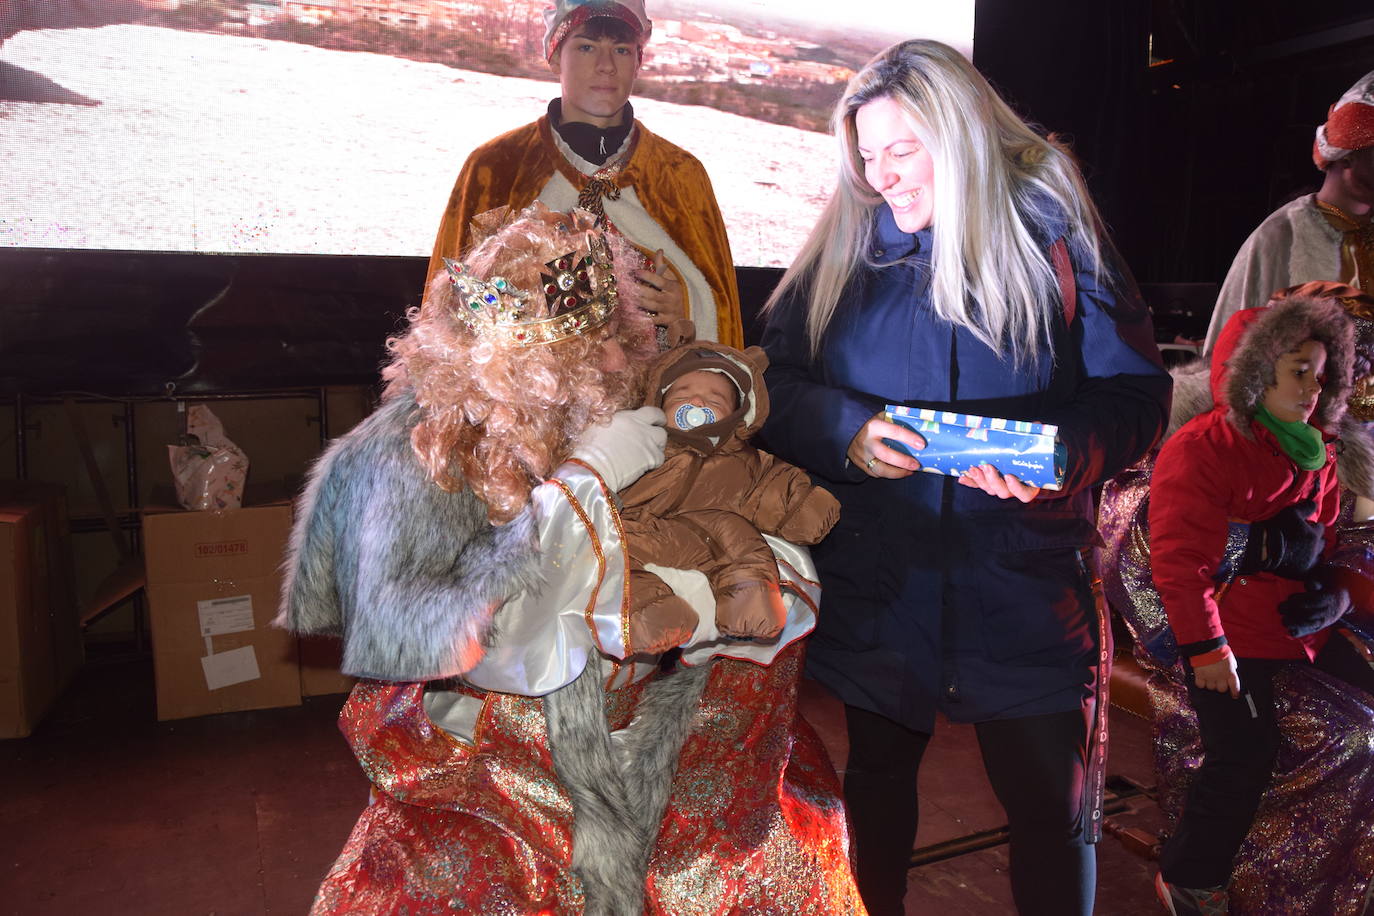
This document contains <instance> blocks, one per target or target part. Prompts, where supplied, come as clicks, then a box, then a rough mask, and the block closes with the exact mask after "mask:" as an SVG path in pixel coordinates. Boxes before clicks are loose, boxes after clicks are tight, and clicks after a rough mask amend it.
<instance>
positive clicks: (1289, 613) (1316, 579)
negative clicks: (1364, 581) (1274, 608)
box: [1279, 566, 1350, 638]
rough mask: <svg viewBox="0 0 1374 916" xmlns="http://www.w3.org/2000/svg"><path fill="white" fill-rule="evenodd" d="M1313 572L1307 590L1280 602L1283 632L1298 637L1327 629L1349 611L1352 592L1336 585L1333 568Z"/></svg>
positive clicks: (1325, 567) (1324, 567) (1323, 568)
mask: <svg viewBox="0 0 1374 916" xmlns="http://www.w3.org/2000/svg"><path fill="white" fill-rule="evenodd" d="M1314 572H1315V573H1316V574H1315V575H1313V576H1312V577H1311V578H1310V579H1308V580H1307V588H1306V590H1305V591H1301V592H1297V593H1295V594H1292V595H1289V596H1288V597H1287V598H1285V599H1283V600H1282V601H1280V602H1279V617H1281V618H1283V626H1284V629H1286V630H1288V635H1290V636H1293V637H1295V638H1296V637H1299V636H1311V635H1312V634H1313V633H1316V632H1317V631H1318V630H1324V629H1326V628H1327V627H1329V626H1331V624H1333V623H1335V622H1336V621H1337V620H1340V619H1341V618H1342V617H1344V616H1345V614H1346V612H1347V611H1349V610H1350V592H1349V591H1347V590H1346V588H1345V586H1343V585H1340V584H1338V583H1337V582H1336V577H1335V575H1334V571H1333V570H1332V569H1331V567H1329V566H1323V567H1320V568H1318V569H1317V570H1314Z"/></svg>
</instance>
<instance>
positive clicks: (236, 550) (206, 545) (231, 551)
mask: <svg viewBox="0 0 1374 916" xmlns="http://www.w3.org/2000/svg"><path fill="white" fill-rule="evenodd" d="M194 550H195V554H196V559H198V560H205V559H212V558H213V559H219V558H220V557H234V556H242V555H243V554H246V553H247V552H248V542H247V541H246V540H244V539H242V538H240V539H238V540H235V541H209V542H203V543H198V544H196V545H195V546H194Z"/></svg>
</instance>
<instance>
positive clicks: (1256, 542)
mask: <svg viewBox="0 0 1374 916" xmlns="http://www.w3.org/2000/svg"><path fill="white" fill-rule="evenodd" d="M1316 511H1317V504H1316V503H1315V502H1313V501H1312V500H1310V499H1304V500H1303V501H1302V502H1300V503H1297V504H1296V505H1292V506H1288V507H1286V508H1284V509H1280V510H1279V512H1278V513H1277V514H1276V515H1274V516H1273V517H1272V518H1267V519H1265V520H1264V521H1262V522H1251V523H1250V540H1249V541H1248V542H1247V543H1246V545H1245V555H1244V556H1243V557H1242V558H1241V561H1240V568H1239V569H1238V570H1236V572H1237V573H1238V574H1239V575H1245V574H1247V573H1257V572H1268V573H1273V574H1274V575H1276V576H1283V577H1284V578H1285V579H1305V578H1307V576H1308V574H1309V573H1311V572H1312V567H1314V566H1315V565H1316V563H1317V560H1318V558H1319V557H1320V556H1321V552H1322V550H1323V549H1324V548H1325V547H1326V541H1325V540H1324V538H1323V535H1324V534H1325V533H1326V526H1325V525H1323V524H1321V523H1320V522H1309V521H1308V520H1307V517H1308V516H1310V515H1311V514H1312V513H1313V512H1316Z"/></svg>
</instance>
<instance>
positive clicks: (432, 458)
mask: <svg viewBox="0 0 1374 916" xmlns="http://www.w3.org/2000/svg"><path fill="white" fill-rule="evenodd" d="M540 212H541V211H540V210H539V209H538V208H536V209H535V210H534V211H533V214H531V213H529V212H527V213H526V214H525V215H524V217H523V218H522V219H521V220H517V221H516V222H515V223H513V224H511V225H508V226H506V227H505V228H502V229H500V230H499V232H498V234H497V235H496V236H495V237H494V238H492V239H489V240H487V242H486V243H483V244H481V245H479V246H478V247H477V249H476V253H475V255H474V256H473V258H472V259H470V262H469V263H467V264H456V263H450V264H449V265H447V266H446V270H445V273H444V274H443V275H441V276H440V277H439V278H437V279H436V280H435V282H434V283H433V284H432V285H431V287H430V290H429V294H428V295H427V297H426V301H425V303H424V305H423V306H422V307H421V308H420V309H419V310H418V311H417V312H416V313H415V314H413V315H412V316H411V328H410V330H409V331H408V333H407V334H406V335H404V336H403V337H402V338H400V339H399V340H397V341H393V343H392V347H393V350H394V352H395V353H396V360H395V361H394V362H393V363H392V365H391V366H390V367H389V368H388V376H389V379H390V384H389V387H388V389H387V394H386V397H385V401H384V404H383V406H382V407H381V408H380V409H379V410H378V411H377V412H376V413H375V414H373V415H372V416H371V417H370V418H368V419H367V420H365V421H364V422H363V423H362V424H360V425H359V426H358V427H357V428H355V429H354V430H353V431H351V432H350V433H348V434H347V435H346V436H344V437H343V438H341V439H339V440H337V441H335V442H334V443H333V444H332V445H331V446H330V447H329V449H328V450H327V451H326V452H325V454H324V455H323V456H322V457H321V459H320V460H319V462H318V463H317V465H316V466H315V468H314V469H313V471H312V474H311V479H310V482H309V485H308V489H307V492H306V494H305V497H304V500H303V504H302V505H301V507H300V509H301V511H300V513H299V516H298V519H299V520H298V523H297V527H296V529H295V532H294V535H293V541H292V554H291V557H290V560H289V562H288V568H287V574H288V576H287V582H286V584H285V592H284V600H283V610H282V615H281V619H280V622H281V623H282V624H283V625H286V626H289V627H290V628H292V629H294V630H296V631H298V632H304V633H336V634H340V635H341V636H342V638H343V643H344V661H343V670H344V671H345V672H346V673H350V674H355V675H358V676H360V677H361V678H363V680H361V681H360V682H359V684H358V686H357V687H356V688H355V689H354V691H353V693H352V694H351V696H350V697H349V699H348V702H347V704H346V706H345V707H344V710H343V713H342V715H341V717H340V726H341V728H342V730H343V732H344V734H345V736H346V737H347V739H348V741H349V743H350V744H351V745H352V747H353V749H354V751H355V753H356V755H357V758H358V761H359V763H360V764H361V765H362V767H363V769H364V771H365V772H366V773H367V775H368V778H369V779H370V780H371V782H372V785H373V796H374V801H373V803H372V804H371V805H369V806H368V807H367V808H366V810H365V811H364V812H363V813H362V816H361V817H360V818H359V820H358V823H357V825H356V826H355V828H354V830H353V833H352V835H351V836H350V837H349V839H348V842H347V845H346V846H345V848H344V850H343V853H342V854H341V855H340V857H339V859H338V860H337V861H336V863H335V864H334V866H333V867H332V868H331V869H330V872H329V874H328V875H327V876H326V878H325V880H324V883H323V885H322V886H321V888H320V892H319V895H318V897H317V899H316V901H315V906H314V910H313V912H314V913H316V914H325V913H339V914H343V913H349V914H359V913H395V912H406V913H409V914H427V913H453V912H467V913H481V914H484V916H500V914H533V913H558V914H580V913H587V914H616V916H621V914H637V913H650V914H665V916H667V914H672V916H688V914H724V913H733V912H778V913H789V914H842V913H861V912H862V906H861V904H860V903H859V898H858V895H857V892H856V891H855V889H854V886H853V882H852V878H851V877H850V871H849V846H848V836H847V829H846V824H845V819H844V812H843V808H842V805H841V802H840V796H839V785H838V782H837V780H836V777H835V774H834V772H833V770H832V768H831V766H830V763H829V761H828V759H827V758H826V756H825V753H824V750H823V748H822V747H821V744H820V742H819V740H818V739H817V737H816V736H815V734H814V733H813V732H812V731H811V729H810V728H809V726H807V724H806V723H805V722H804V721H803V720H802V719H801V718H800V717H799V716H798V714H797V708H796V702H797V685H798V681H799V677H800V669H801V660H802V658H801V656H802V647H801V645H800V643H799V640H800V639H801V637H803V636H804V635H806V634H807V633H808V632H810V630H811V629H812V627H813V626H814V621H815V616H814V608H815V604H816V599H817V586H816V584H815V573H814V570H813V567H812V566H811V564H810V558H809V556H808V555H807V553H806V551H805V550H804V549H801V548H796V547H793V546H792V545H789V544H787V543H786V542H782V541H776V540H775V541H772V542H771V543H773V545H774V547H775V550H776V552H777V554H778V558H779V569H780V571H781V578H782V580H783V581H782V587H783V590H784V595H785V598H786V604H787V614H788V617H787V623H786V625H785V627H784V629H783V633H782V635H781V636H780V638H779V639H778V640H776V641H774V642H772V643H767V644H759V643H747V644H745V643H731V642H729V641H728V640H725V639H723V638H721V637H720V636H719V634H717V633H716V632H715V631H714V629H713V626H714V625H713V623H712V621H713V618H714V615H713V613H712V610H713V608H711V607H709V606H707V605H701V606H699V607H698V610H699V612H700V613H699V617H700V619H701V620H702V621H703V623H701V624H700V625H699V626H698V629H697V631H696V632H695V633H693V634H692V635H691V636H690V637H689V638H688V639H687V641H686V645H685V648H684V651H683V654H682V663H681V664H679V665H678V666H677V667H676V669H675V670H672V671H671V672H670V673H665V672H664V671H663V670H662V668H661V666H660V664H659V658H658V656H657V655H656V654H655V653H654V652H653V651H651V650H652V649H653V648H658V647H656V646H655V647H641V646H636V645H632V644H631V643H632V640H631V635H630V634H631V632H632V627H631V620H630V614H631V608H630V602H629V593H628V585H627V582H628V578H627V556H626V555H627V549H626V544H625V541H624V535H623V529H622V528H621V525H620V522H619V518H618V514H617V509H616V505H615V502H614V500H613V498H612V489H613V488H618V487H621V486H624V485H626V484H628V483H629V482H630V480H633V479H634V477H637V476H638V474H639V473H641V472H642V471H643V470H645V469H646V468H647V467H652V466H653V465H654V464H655V463H656V462H657V461H661V460H662V442H663V439H662V431H661V430H657V433H658V435H659V438H658V439H657V440H652V437H651V436H650V437H648V439H647V440H646V433H645V429H646V428H648V427H647V424H645V423H644V418H643V416H642V413H643V411H642V410H641V411H627V410H623V409H621V410H620V411H619V412H617V413H613V414H612V415H611V417H610V425H609V426H602V425H599V421H604V420H605V419H606V416H605V415H606V414H607V413H610V412H611V411H612V410H614V409H617V408H625V407H629V406H631V405H633V404H635V403H638V398H639V397H640V392H639V391H638V385H637V384H636V383H638V382H639V381H640V380H641V376H642V368H636V367H637V366H639V367H642V366H643V365H645V364H646V362H647V359H646V354H647V353H648V352H649V351H651V350H652V336H651V332H650V329H649V326H648V322H647V319H644V318H643V317H642V316H641V317H638V318H636V316H635V314H634V307H633V302H632V301H631V300H632V298H633V286H634V285H633V283H631V282H628V281H627V280H625V277H627V276H629V273H628V267H629V266H630V262H632V260H633V258H634V252H633V250H632V249H630V248H629V247H628V246H623V245H619V243H618V241H617V240H616V239H615V238H614V237H613V236H609V238H610V244H609V245H608V244H606V243H604V242H600V241H599V240H600V239H602V238H603V236H602V234H601V233H600V232H597V231H592V230H589V229H588V228H587V227H589V226H590V224H591V219H592V218H591V216H590V214H575V215H574V216H573V217H572V219H571V221H572V222H574V224H575V226H574V228H572V229H570V228H569V227H568V226H567V224H566V223H567V221H568V218H567V217H561V216H558V215H553V214H548V213H544V214H543V215H542V216H541V215H540ZM554 223H557V224H558V226H557V229H556V231H553V230H550V229H549V225H551V224H554ZM532 224H533V228H531V225H532ZM550 235H552V236H553V238H552V241H550V240H549V238H548V237H549V236H550ZM598 246H600V247H598ZM517 249H519V250H520V251H523V252H526V254H520V253H519V252H517ZM530 252H533V253H530ZM565 252H566V254H565ZM612 252H613V255H612ZM551 255H552V257H551V259H549V258H550V256H551ZM612 256H613V257H614V260H615V265H614V268H613V269H612V268H611V266H610V259H611V257H612ZM521 257H523V258H524V259H525V260H527V261H528V260H529V259H530V258H531V257H534V258H535V259H536V260H538V261H539V262H540V263H543V262H545V260H546V259H548V263H547V268H546V269H547V272H546V273H545V274H544V278H543V279H544V281H546V282H545V283H543V284H541V286H543V290H542V292H543V293H545V294H548V296H549V304H548V310H547V314H544V313H543V312H541V311H540V307H539V306H538V304H537V303H538V300H539V299H541V298H543V296H542V295H541V294H540V291H536V292H534V293H530V292H526V290H528V289H530V287H531V286H533V285H534V284H533V283H531V282H530V281H529V280H525V281H524V282H523V283H522V281H521V280H519V279H517V278H516V274H515V273H513V272H512V266H511V264H509V263H507V262H508V261H510V260H518V259H520V258H521ZM473 265H477V266H475V267H474V266H473ZM564 267H567V269H566V270H565V269H564ZM579 272H580V273H579ZM612 274H613V275H614V277H615V278H617V279H619V280H620V281H621V282H619V283H615V282H613V281H612V280H610V279H609V276H610V275H612ZM587 275H589V276H590V280H587V279H586V277H587ZM588 283H590V284H591V292H590V293H588V291H587V284H588ZM616 287H619V289H620V290H622V291H623V292H624V294H623V295H621V296H620V297H619V298H618V301H617V296H616V293H615V289H616ZM589 300H591V301H592V302H593V303H594V304H596V303H599V305H598V306H597V307H596V308H592V309H591V310H590V311H589V310H588V301H589ZM569 301H571V302H573V303H576V304H575V305H574V306H568V305H567V303H568V302H569ZM598 309H599V310H598ZM612 342H618V345H619V346H621V347H623V348H624V350H625V351H626V354H627V356H628V357H629V365H628V366H627V367H625V368H622V369H620V370H619V371H618V372H611V371H606V370H602V369H597V368H595V367H596V365H597V359H598V356H597V354H598V353H602V354H604V353H605V352H607V350H606V349H599V348H609V347H610V344H611V343H612ZM578 347H581V349H577V348H578ZM474 357H476V360H475V361H472V360H473V358H474ZM502 365H504V367H505V368H504V369H503V368H502ZM550 367H552V368H551V369H550ZM589 367H591V368H589ZM507 369H508V370H510V371H509V372H507V371H505V370H507ZM546 370H550V371H552V372H554V373H555V374H554V376H551V377H552V378H556V379H557V380H558V381H560V382H564V383H566V382H567V380H568V379H569V378H571V377H572V376H569V375H568V374H567V373H574V374H575V373H587V372H590V373H592V375H591V376H590V377H588V376H585V375H583V376H581V377H580V379H581V380H580V381H578V382H577V383H576V384H577V386H578V390H577V391H576V392H574V394H575V396H571V397H570V396H568V392H567V391H566V390H558V388H557V386H555V387H554V388H553V389H546V386H544V385H543V384H541V383H540V380H541V379H544V378H546V375H545V371H546ZM559 372H562V373H564V375H562V376H559V375H557V373H559ZM474 377H475V378H477V379H478V382H479V384H478V387H477V388H474V389H467V390H468V393H467V394H466V395H463V396H461V397H460V396H457V395H455V390H456V389H450V388H446V387H445V386H446V385H448V384H449V382H450V381H452V380H453V379H454V378H456V379H457V382H458V383H459V384H460V385H462V384H465V383H467V382H469V381H472V379H473V378H474ZM503 385H508V386H509V392H510V393H509V395H508V396H506V397H504V398H503V397H498V396H495V395H494V393H495V392H498V391H500V390H502V386H503ZM473 392H480V393H478V394H474V393H473ZM541 397H547V398H549V399H550V400H549V401H548V402H545V403H540V402H539V399H540V398H541ZM589 405H590V406H589ZM521 410H527V411H528V413H527V414H521V413H520V412H521ZM648 410H652V409H651V408H650V409H648ZM554 414H557V415H560V416H563V417H564V418H565V420H564V422H563V423H562V427H561V431H560V430H559V429H557V428H550V429H549V430H547V431H545V432H543V433H541V436H540V437H539V438H538V439H537V440H531V441H532V442H533V446H532V447H531V449H526V450H523V451H522V450H518V449H517V450H515V451H516V452H517V453H518V454H516V455H515V457H514V459H512V460H514V461H515V462H516V464H514V465H510V464H509V463H506V464H503V463H502V462H505V461H506V458H504V457H502V453H501V452H500V450H499V449H498V450H497V451H494V452H493V451H489V450H487V447H488V446H489V445H490V444H491V441H492V440H491V439H490V438H487V437H486V434H487V433H490V432H492V431H493V430H494V429H496V428H497V427H499V426H500V425H501V424H502V423H505V422H508V421H511V420H512V419H514V421H515V422H516V423H517V424H521V423H524V422H526V419H524V418H525V417H528V418H529V419H528V422H537V421H538V418H539V417H547V416H549V415H554ZM446 429H447V430H449V431H452V430H458V431H459V432H460V433H461V434H463V435H466V434H467V433H470V432H475V434H476V436H477V438H476V442H475V444H470V445H468V446H464V447H463V448H461V449H460V450H457V451H453V450H449V451H445V450H444V449H443V448H439V447H436V446H437V445H438V444H440V443H446V442H447V440H445V439H444V436H443V435H442V434H443V432H444V431H445V430H446ZM617 429H621V430H622V431H623V430H627V429H628V430H629V432H628V433H625V435H626V436H628V438H629V440H633V441H630V444H629V445H626V444H625V442H626V440H625V439H623V438H622V439H618V440H615V441H613V442H612V441H609V439H608V437H611V436H612V435H613V434H615V433H616V431H617ZM636 430H637V432H636ZM636 436H638V439H637V440H636V439H635V437H636ZM453 441H467V440H463V439H462V436H461V435H460V436H459V437H458V439H456V440H453ZM634 441H641V442H642V441H656V442H657V452H656V454H655V455H654V456H653V460H642V459H641V460H630V459H627V458H626V457H625V456H626V455H630V456H632V457H633V456H635V455H639V454H640V453H642V452H643V451H644V448H643V447H642V445H641V446H640V447H638V448H636V447H635V446H634ZM541 449H542V451H541ZM530 454H536V455H539V454H542V455H543V456H544V458H543V459H542V460H543V461H544V462H545V463H546V464H547V467H544V466H541V464H540V459H538V458H536V459H534V460H529V458H528V456H529V455H530ZM493 455H494V456H496V457H494V458H493V457H491V456H493ZM507 457H509V456H507ZM520 462H525V463H524V464H521V463H520ZM492 464H494V465H499V466H489V465H492ZM509 468H517V472H516V473H514V474H513V476H512V475H507V474H506V473H505V471H506V470H507V469H509ZM522 474H523V475H525V476H523V477H522V476H521V475H522ZM627 478H628V479H627ZM512 480H514V481H515V482H516V485H515V486H514V487H511V486H507V485H506V484H509V483H510V481H512ZM512 490H514V492H515V499H514V500H508V499H506V497H507V496H508V495H509V493H510V491H512ZM522 499H523V502H522V501H521V500H522ZM693 575H697V576H699V574H695V573H683V576H682V578H683V579H684V580H690V579H691V576H693ZM692 586H693V583H692V582H691V581H686V583H685V585H684V587H683V591H684V593H685V594H687V595H692V596H694V597H692V598H690V599H689V600H692V601H693V602H694V603H695V602H701V601H709V596H710V591H709V588H708V587H707V586H706V584H705V582H704V578H703V580H702V581H700V582H697V583H695V587H692Z"/></svg>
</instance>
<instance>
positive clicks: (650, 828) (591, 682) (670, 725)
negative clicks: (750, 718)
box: [544, 655, 711, 916]
mask: <svg viewBox="0 0 1374 916" xmlns="http://www.w3.org/2000/svg"><path fill="white" fill-rule="evenodd" d="M604 668H605V665H604V662H603V661H602V660H601V657H600V656H599V655H593V656H592V658H591V659H590V661H589V662H588V664H587V667H586V668H585V669H583V671H582V674H581V675H580V676H578V678H577V680H575V681H573V682H572V683H571V684H568V685H567V686H566V687H563V688H561V689H559V690H555V691H554V692H553V693H551V694H549V695H548V696H547V697H545V698H544V714H545V718H546V719H547V721H548V729H549V754H550V756H551V757H552V758H553V766H554V770H555V771H556V772H557V773H558V779H559V781H560V782H561V783H562V784H563V785H564V786H565V787H566V788H567V790H568V794H569V795H570V796H571V797H572V804H573V855H572V867H573V871H574V872H576V874H577V876H578V877H579V878H580V879H581V880H582V888H583V892H584V893H585V895H586V901H587V906H586V910H585V914H586V916H623V914H629V913H639V912H642V911H643V909H644V887H645V883H646V881H647V879H648V869H649V857H650V855H651V854H652V852H653V848H654V843H655V841H657V839H658V831H659V827H660V825H661V822H662V820H663V812H664V811H665V810H666V809H667V807H668V794H669V791H670V789H671V788H672V782H673V774H674V772H676V770H677V759H678V754H679V753H680V752H681V750H682V744H683V742H684V741H685V740H686V739H687V734H688V732H689V731H690V730H691V725H692V722H693V721H694V720H695V718H696V714H697V710H698V709H699V708H700V705H701V695H702V692H703V690H705V687H706V682H707V680H708V678H709V677H710V672H711V665H709V664H708V665H702V666H700V667H692V668H680V669H679V670H677V671H675V672H674V673H672V674H670V675H668V676H666V677H660V678H658V679H657V680H655V681H654V682H652V683H651V684H650V685H649V686H648V688H647V689H646V690H645V692H644V694H643V696H642V697H641V698H640V701H639V707H638V709H637V710H636V711H635V717H634V719H633V720H632V721H631V722H630V725H629V727H628V728H626V729H625V731H624V732H623V733H622V738H623V739H624V740H623V741H620V742H618V743H612V741H611V734H610V726H609V725H608V724H607V721H606V700H605V694H604V692H603V688H602V683H603V680H604V678H605V670H604Z"/></svg>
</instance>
